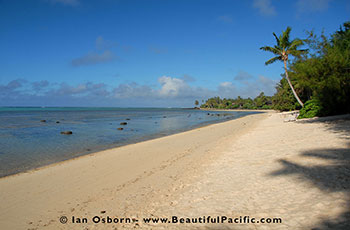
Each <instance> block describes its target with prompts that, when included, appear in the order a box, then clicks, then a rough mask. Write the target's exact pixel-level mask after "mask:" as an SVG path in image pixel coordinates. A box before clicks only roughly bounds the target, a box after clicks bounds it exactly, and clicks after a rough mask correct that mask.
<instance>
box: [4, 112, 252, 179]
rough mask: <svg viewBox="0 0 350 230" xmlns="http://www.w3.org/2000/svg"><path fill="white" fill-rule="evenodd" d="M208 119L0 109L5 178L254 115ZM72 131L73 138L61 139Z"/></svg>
mask: <svg viewBox="0 0 350 230" xmlns="http://www.w3.org/2000/svg"><path fill="white" fill-rule="evenodd" d="M209 113H210V115H208V111H201V110H195V109H160V108H32V107H31V108H0V177H3V176H7V175H11V174H15V173H18V172H23V171H27V170H29V169H33V168H37V167H40V166H44V165H48V164H51V163H55V162H59V161H63V160H67V159H71V158H74V157H77V156H81V155H85V154H88V153H92V152H96V151H100V150H103V149H108V148H112V147H117V146H121V145H126V144H129V143H135V142H139V141H143V140H148V139H152V138H156V137H160V136H166V135H170V134H174V133H178V132H182V131H186V130H190V129H193V128H196V127H200V126H204V125H207V124H211V123H216V122H221V121H224V120H227V119H236V118H239V117H242V116H245V115H248V114H251V113H254V112H236V111H232V112H224V111H222V112H214V111H213V112H209ZM218 114H220V116H217V115H218ZM127 119H130V120H127ZM41 120H46V122H41ZM56 122H59V123H56ZM121 122H127V123H128V124H127V125H120V123H121ZM119 127H121V128H123V130H117V128H119ZM67 130H70V131H72V132H73V134H72V135H62V134H61V132H62V131H67Z"/></svg>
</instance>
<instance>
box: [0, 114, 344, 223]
mask: <svg viewBox="0 0 350 230" xmlns="http://www.w3.org/2000/svg"><path fill="white" fill-rule="evenodd" d="M284 119H285V118H284V117H283V116H282V115H281V114H280V113H276V112H268V113H262V114H255V115H250V116H247V117H243V118H239V119H237V120H231V121H227V122H223V123H219V124H213V125H209V126H206V127H202V128H198V129H194V130H191V131H187V132H183V133H179V134H175V135H171V136H167V137H162V138H158V139H154V140H149V141H145V142H141V143H137V144H132V145H127V146H123V147H119V148H115V149H110V150H106V151H102V152H98V153H94V154H91V155H88V156H83V157H79V158H77V159H73V160H69V161H65V162H61V163H58V164H55V165H50V166H47V167H44V168H41V169H38V170H33V171H30V172H27V173H21V174H18V175H14V176H9V177H5V178H1V179H0V207H1V209H0V226H1V229H134V228H136V229H342V228H343V229H346V227H344V226H346V225H349V211H348V210H349V207H350V198H349V197H350V194H349V189H350V186H349V183H350V181H349V175H350V168H349V165H350V164H349V159H350V157H349V155H350V120H349V119H336V120H334V121H324V120H322V119H321V120H317V119H316V120H307V121H298V122H284ZM62 216H64V217H67V223H65V224H62V223H61V222H60V218H61V217H62ZM95 216H98V217H99V218H107V216H108V217H111V218H118V221H121V218H124V217H125V218H131V219H133V222H132V223H116V224H115V223H94V222H93V221H92V218H93V217H95ZM172 216H177V217H179V218H180V217H183V218H196V217H203V216H206V217H208V216H211V217H216V216H227V217H232V218H234V217H240V216H242V217H244V216H249V218H250V219H251V218H256V219H257V220H260V218H280V219H281V220H282V222H281V223H275V224H272V223H271V224H262V223H254V224H253V223H249V224H248V223H245V224H243V223H240V224H237V223H196V224H190V223H187V224H186V223H184V224H180V223H158V224H154V223H152V224H150V223H144V222H143V218H148V217H154V218H157V217H162V218H164V217H165V218H171V217H172ZM72 218H74V220H75V222H77V220H78V221H79V219H80V220H82V219H83V218H86V219H87V223H72V222H73V219H72ZM95 220H96V219H95ZM61 221H62V219H61ZM63 222H64V218H63Z"/></svg>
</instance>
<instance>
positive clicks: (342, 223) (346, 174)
mask: <svg viewBox="0 0 350 230" xmlns="http://www.w3.org/2000/svg"><path fill="white" fill-rule="evenodd" d="M301 155H302V156H303V157H316V158H321V159H324V160H327V161H329V164H327V165H322V166H320V165H317V166H302V165H299V164H295V163H292V162H290V161H287V160H282V159H281V160H279V162H280V163H281V164H282V165H283V169H281V170H279V171H276V172H274V173H272V174H271V175H273V176H281V175H290V174H297V175H299V176H300V178H301V179H302V180H306V181H308V182H311V183H312V184H313V185H314V186H316V187H317V188H319V189H321V190H322V191H324V192H328V193H332V192H343V193H344V194H345V196H347V197H348V198H347V199H348V200H347V207H346V209H347V210H350V149H349V148H344V149H320V150H313V151H306V152H303V153H302V154H301ZM313 229H314V230H316V229H318V230H321V229H350V211H346V212H344V213H342V214H341V215H340V216H338V217H337V218H335V219H327V220H323V221H322V222H321V223H319V224H318V226H316V227H315V228H313Z"/></svg>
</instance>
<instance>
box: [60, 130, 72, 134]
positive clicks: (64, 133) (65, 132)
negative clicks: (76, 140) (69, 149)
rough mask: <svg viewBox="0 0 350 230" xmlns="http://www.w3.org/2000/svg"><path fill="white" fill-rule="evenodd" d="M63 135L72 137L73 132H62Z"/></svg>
mask: <svg viewBox="0 0 350 230" xmlns="http://www.w3.org/2000/svg"><path fill="white" fill-rule="evenodd" d="M61 134H64V135H71V134H73V132H72V131H62V132H61Z"/></svg>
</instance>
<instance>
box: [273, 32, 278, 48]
mask: <svg viewBox="0 0 350 230" xmlns="http://www.w3.org/2000/svg"><path fill="white" fill-rule="evenodd" d="M272 34H273V36H275V38H276V43H277V46H278V47H279V46H280V39H279V38H278V37H277V35H276V34H275V32H273V33H272Z"/></svg>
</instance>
